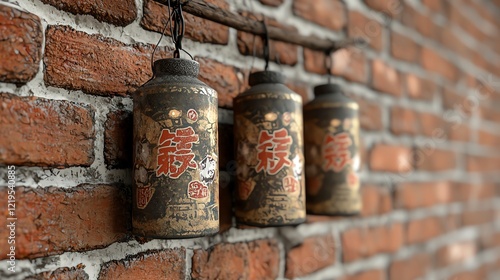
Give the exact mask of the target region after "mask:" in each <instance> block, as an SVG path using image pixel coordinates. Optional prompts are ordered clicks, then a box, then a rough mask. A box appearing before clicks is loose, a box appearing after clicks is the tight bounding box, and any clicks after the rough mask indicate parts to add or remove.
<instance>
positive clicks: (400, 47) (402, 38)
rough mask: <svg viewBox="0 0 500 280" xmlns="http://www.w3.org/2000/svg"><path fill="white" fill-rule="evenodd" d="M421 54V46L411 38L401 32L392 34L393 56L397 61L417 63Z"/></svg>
mask: <svg viewBox="0 0 500 280" xmlns="http://www.w3.org/2000/svg"><path fill="white" fill-rule="evenodd" d="M419 54H420V45H418V44H417V43H416V42H415V41H414V40H413V39H411V38H410V37H408V36H406V35H403V34H401V33H399V32H396V31H393V32H392V33H391V55H392V56H393V57H394V58H396V59H401V60H405V61H408V62H416V61H417V60H418V58H419Z"/></svg>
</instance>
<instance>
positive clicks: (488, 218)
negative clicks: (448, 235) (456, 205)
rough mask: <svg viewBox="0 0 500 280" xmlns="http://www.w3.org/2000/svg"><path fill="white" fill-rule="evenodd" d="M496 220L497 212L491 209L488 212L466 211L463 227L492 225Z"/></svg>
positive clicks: (463, 215)
mask: <svg viewBox="0 0 500 280" xmlns="http://www.w3.org/2000/svg"><path fill="white" fill-rule="evenodd" d="M494 220H495V212H493V210H490V209H486V210H466V211H465V212H463V213H462V225H463V226H477V225H481V224H486V223H491V222H493V221H494Z"/></svg>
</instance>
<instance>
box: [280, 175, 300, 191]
mask: <svg viewBox="0 0 500 280" xmlns="http://www.w3.org/2000/svg"><path fill="white" fill-rule="evenodd" d="M283 188H284V189H285V191H287V192H289V193H294V192H296V191H298V190H299V181H298V180H297V178H295V177H293V176H286V177H285V178H283Z"/></svg>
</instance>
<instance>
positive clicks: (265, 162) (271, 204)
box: [234, 93, 305, 226]
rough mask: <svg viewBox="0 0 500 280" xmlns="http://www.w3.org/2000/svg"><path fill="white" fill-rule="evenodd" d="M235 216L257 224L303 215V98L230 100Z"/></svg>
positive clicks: (291, 220)
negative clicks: (234, 164) (233, 145)
mask: <svg viewBox="0 0 500 280" xmlns="http://www.w3.org/2000/svg"><path fill="white" fill-rule="evenodd" d="M234 109H235V125H234V129H235V146H236V149H237V151H236V157H237V166H238V167H237V181H238V187H237V198H236V217H237V219H238V221H239V222H243V223H246V224H249V225H257V226H279V225H288V224H298V223H301V222H303V221H304V219H305V199H304V198H305V184H304V183H305V181H304V175H303V165H304V158H303V134H302V132H303V131H302V128H303V123H302V100H301V97H300V96H299V95H297V94H296V93H286V94H283V93H280V94H274V93H260V94H253V95H248V96H243V97H240V98H238V99H236V100H235V105H234Z"/></svg>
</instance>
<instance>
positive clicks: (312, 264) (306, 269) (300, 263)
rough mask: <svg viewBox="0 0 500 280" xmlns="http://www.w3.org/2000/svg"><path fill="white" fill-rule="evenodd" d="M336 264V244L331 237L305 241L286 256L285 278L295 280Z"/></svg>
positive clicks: (316, 237) (313, 238) (315, 237)
mask: <svg viewBox="0 0 500 280" xmlns="http://www.w3.org/2000/svg"><path fill="white" fill-rule="evenodd" d="M334 263H335V242H334V240H333V237H332V236H331V235H325V236H313V237H309V238H307V239H304V242H303V243H302V244H300V245H299V246H298V247H295V248H292V249H291V250H290V252H288V254H287V256H286V271H285V277H287V278H290V279H293V278H296V277H301V276H304V275H308V274H310V273H312V272H315V271H318V270H320V269H322V268H325V267H328V266H330V265H333V264H334Z"/></svg>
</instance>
